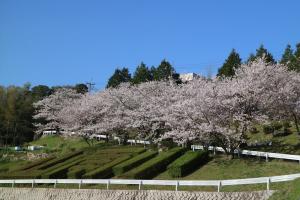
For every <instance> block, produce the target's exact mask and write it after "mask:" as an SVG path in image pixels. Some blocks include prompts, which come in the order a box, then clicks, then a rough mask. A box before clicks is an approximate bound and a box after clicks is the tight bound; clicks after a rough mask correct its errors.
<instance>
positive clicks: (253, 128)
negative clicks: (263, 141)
mask: <svg viewBox="0 0 300 200" xmlns="http://www.w3.org/2000/svg"><path fill="white" fill-rule="evenodd" d="M258 132H259V131H258V130H257V128H256V127H254V126H253V127H251V128H250V133H252V134H255V133H258Z"/></svg>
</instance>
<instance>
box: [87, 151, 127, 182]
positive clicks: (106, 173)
mask: <svg viewBox="0 0 300 200" xmlns="http://www.w3.org/2000/svg"><path fill="white" fill-rule="evenodd" d="M130 158H131V156H128V155H126V156H122V157H120V158H117V159H115V160H114V161H112V162H110V163H107V164H105V165H103V166H102V167H99V168H97V169H95V170H92V171H90V172H87V173H86V174H84V175H83V176H82V177H83V178H108V177H111V176H112V175H113V170H112V168H113V167H114V166H116V165H118V164H120V163H121V162H124V161H126V160H128V159H130Z"/></svg>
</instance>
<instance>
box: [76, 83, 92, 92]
mask: <svg viewBox="0 0 300 200" xmlns="http://www.w3.org/2000/svg"><path fill="white" fill-rule="evenodd" d="M74 88H75V90H76V92H77V93H81V94H85V93H87V92H88V91H89V88H88V87H87V86H86V84H83V83H79V84H76V85H75V87H74Z"/></svg>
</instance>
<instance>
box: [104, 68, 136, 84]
mask: <svg viewBox="0 0 300 200" xmlns="http://www.w3.org/2000/svg"><path fill="white" fill-rule="evenodd" d="M130 81H131V74H130V73H129V70H128V68H125V67H124V68H122V69H116V70H115V72H114V74H113V75H112V76H111V77H110V78H109V80H108V83H107V86H106V87H107V88H109V87H117V86H118V85H120V84H121V83H124V82H130Z"/></svg>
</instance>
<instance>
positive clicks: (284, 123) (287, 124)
mask: <svg viewBox="0 0 300 200" xmlns="http://www.w3.org/2000/svg"><path fill="white" fill-rule="evenodd" d="M282 125H283V128H290V127H291V124H290V122H288V121H284V122H283V123H282Z"/></svg>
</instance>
